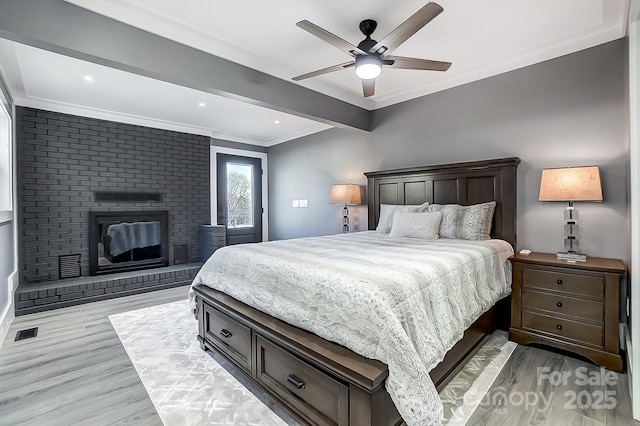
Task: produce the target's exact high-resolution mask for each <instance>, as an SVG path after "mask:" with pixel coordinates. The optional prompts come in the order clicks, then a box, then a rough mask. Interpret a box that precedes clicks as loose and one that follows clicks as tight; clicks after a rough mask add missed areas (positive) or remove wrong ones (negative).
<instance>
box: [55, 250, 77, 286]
mask: <svg viewBox="0 0 640 426" xmlns="http://www.w3.org/2000/svg"><path fill="white" fill-rule="evenodd" d="M58 268H59V273H60V279H61V280H63V279H65V278H77V277H79V276H80V255H79V254H68V255H62V256H58Z"/></svg>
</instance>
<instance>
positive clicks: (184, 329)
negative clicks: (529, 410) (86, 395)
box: [109, 300, 516, 426]
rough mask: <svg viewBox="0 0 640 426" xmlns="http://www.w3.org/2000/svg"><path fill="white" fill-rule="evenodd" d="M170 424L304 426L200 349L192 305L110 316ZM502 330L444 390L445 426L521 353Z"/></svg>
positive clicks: (467, 411) (461, 417)
mask: <svg viewBox="0 0 640 426" xmlns="http://www.w3.org/2000/svg"><path fill="white" fill-rule="evenodd" d="M109 320H110V321H111V323H112V325H113V328H114V329H115V331H116V333H117V334H118V337H119V338H120V340H121V341H122V345H123V346H124V348H125V350H126V351H127V354H128V355H129V358H130V359H131V362H132V363H133V365H134V367H135V369H136V371H137V373H138V375H139V376H140V379H141V380H142V383H143V385H144V387H145V389H146V390H147V393H148V394H149V397H150V398H151V401H152V402H153V404H154V406H155V408H156V411H157V412H158V415H159V416H160V418H161V419H162V422H163V423H164V424H165V425H166V426H173V425H215V426H218V425H247V426H253V425H264V426H271V425H274V426H275V425H278V426H280V425H283V426H284V425H299V423H298V422H296V421H295V420H294V419H292V418H291V417H290V416H289V415H288V414H287V413H286V412H285V411H284V410H282V409H281V408H280V407H279V406H278V405H276V404H274V403H273V402H272V401H271V400H270V399H269V398H268V397H267V396H266V395H265V394H264V392H263V391H261V390H260V389H259V388H257V387H255V386H253V385H252V384H251V383H250V382H248V381H247V380H245V379H244V378H243V377H242V376H241V375H240V374H239V373H238V372H237V371H235V370H234V368H233V367H232V366H231V365H230V364H229V363H227V362H225V360H224V359H222V358H220V357H218V356H215V355H212V354H211V353H210V352H204V351H202V350H201V349H200V346H199V344H198V341H197V340H196V335H197V331H198V324H197V322H196V320H195V319H194V318H193V315H192V314H191V312H190V310H189V303H188V301H187V300H184V301H179V302H174V303H168V304H165V305H159V306H153V307H149V308H144V309H139V310H136V311H130V312H124V313H120V314H116V315H111V316H110V317H109ZM515 347H516V345H515V343H512V342H509V341H507V338H506V334H505V333H502V332H496V333H495V334H494V335H493V336H491V338H490V339H489V341H488V342H487V343H486V344H485V345H484V346H483V347H482V348H481V349H480V351H478V353H477V354H476V356H474V357H473V358H472V359H471V361H470V362H469V363H468V364H467V365H466V366H465V368H463V369H462V371H460V373H458V375H457V376H456V377H455V378H454V379H453V380H452V381H451V382H450V383H449V385H447V387H446V388H445V389H443V390H442V392H440V396H441V398H442V400H443V404H444V415H445V418H444V421H443V423H444V424H448V425H450V426H454V425H464V424H466V421H467V420H468V419H469V417H470V416H471V414H472V413H473V411H474V410H475V408H476V407H477V406H478V404H479V402H480V400H481V399H482V396H483V395H484V394H485V393H486V392H487V390H488V389H489V388H490V387H491V384H492V383H493V381H494V380H495V378H496V377H497V375H498V373H499V372H500V370H501V369H502V367H503V366H504V364H505V363H506V362H507V360H508V359H509V356H510V355H511V353H512V352H513V350H514V349H515Z"/></svg>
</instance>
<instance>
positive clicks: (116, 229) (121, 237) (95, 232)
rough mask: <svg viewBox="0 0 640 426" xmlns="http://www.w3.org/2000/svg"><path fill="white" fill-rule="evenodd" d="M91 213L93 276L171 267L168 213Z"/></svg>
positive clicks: (91, 262)
mask: <svg viewBox="0 0 640 426" xmlns="http://www.w3.org/2000/svg"><path fill="white" fill-rule="evenodd" d="M91 213H92V214H91V215H90V216H91V217H90V228H91V229H90V233H89V235H90V253H89V255H90V266H91V275H96V274H102V273H114V272H123V271H130V270H137V269H143V268H153V267H158V266H167V265H168V256H167V254H168V253H167V212H162V211H161V212H157V211H154V212H146V211H145V212H103V213H98V212H91Z"/></svg>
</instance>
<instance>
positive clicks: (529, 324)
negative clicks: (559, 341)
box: [522, 311, 604, 347]
mask: <svg viewBox="0 0 640 426" xmlns="http://www.w3.org/2000/svg"><path fill="white" fill-rule="evenodd" d="M522 328H524V329H529V330H533V331H536V332H544V333H549V334H554V335H556V336H559V337H561V338H563V339H571V340H575V341H576V342H580V343H586V344H589V345H594V346H599V347H602V346H604V328H602V327H596V326H594V325H589V324H585V323H579V322H575V321H569V320H565V319H561V318H557V317H552V316H547V315H539V314H534V313H533V312H528V311H522Z"/></svg>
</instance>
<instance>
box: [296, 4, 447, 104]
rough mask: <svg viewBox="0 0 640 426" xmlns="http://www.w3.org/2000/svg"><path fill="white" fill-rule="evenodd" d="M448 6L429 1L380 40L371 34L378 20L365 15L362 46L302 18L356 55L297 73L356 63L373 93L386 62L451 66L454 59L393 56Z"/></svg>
mask: <svg viewBox="0 0 640 426" xmlns="http://www.w3.org/2000/svg"><path fill="white" fill-rule="evenodd" d="M443 10H444V9H443V8H442V6H440V5H439V4H437V3H434V2H429V3H427V4H426V5H425V6H424V7H423V8H422V9H420V10H419V11H417V12H416V13H414V14H413V15H411V16H410V17H409V18H408V19H407V20H406V21H404V22H403V23H402V24H400V25H398V27H396V29H394V30H393V31H391V32H390V33H389V34H387V35H386V36H385V37H384V38H383V39H382V40H380V41H376V40H373V39H372V38H371V34H373V32H374V31H375V30H376V27H377V26H378V23H377V22H376V21H374V20H373V19H365V20H364V21H362V22H360V31H362V34H364V35H365V39H364V40H362V41H361V42H360V43H359V44H358V46H357V47H356V46H354V45H352V44H351V43H349V42H347V41H345V40H343V39H341V38H340V37H338V36H336V35H334V34H331V33H330V32H328V31H327V30H325V29H323V28H320V27H319V26H317V25H315V24H312V23H311V22H309V21H300V22H298V23H297V24H296V25H297V26H298V27H300V28H302V29H303V30H305V31H308V32H310V33H311V34H313V35H314V36H316V37H319V38H321V39H322V40H324V41H326V42H327V43H329V44H331V45H332V46H334V47H337V48H338V49H340V50H341V51H343V52H345V53H347V54H348V55H350V56H352V57H353V58H355V61H353V62H345V63H343V64H338V65H334V66H331V67H327V68H323V69H320V70H317V71H312V72H309V73H306V74H302V75H299V76H297V77H293V80H295V81H299V80H304V79H306V78H310V77H315V76H318V75H322V74H327V73H330V72H334V71H340V70H343V69H345V68H351V67H354V66H355V69H356V75H357V76H358V77H360V78H361V79H362V90H363V92H364V96H365V98H366V97H369V96H373V94H374V92H375V82H376V80H375V79H376V77H378V76H379V75H380V72H381V71H382V66H383V65H386V66H390V67H391V68H401V69H409V70H430V71H446V70H448V69H449V67H450V66H451V62H441V61H431V60H428V59H418V58H405V57H402V56H392V55H390V53H391V52H392V51H393V50H395V49H396V48H397V47H398V46H400V45H401V44H402V43H404V42H405V41H407V39H409V37H411V36H412V35H414V34H415V33H416V32H418V30H420V28H422V27H424V26H425V25H427V24H428V23H429V22H430V21H431V20H432V19H433V18H435V17H436V16H438V15H439V14H440V13H441V12H442V11H443Z"/></svg>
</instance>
